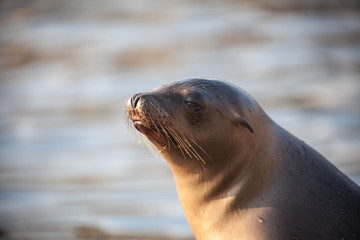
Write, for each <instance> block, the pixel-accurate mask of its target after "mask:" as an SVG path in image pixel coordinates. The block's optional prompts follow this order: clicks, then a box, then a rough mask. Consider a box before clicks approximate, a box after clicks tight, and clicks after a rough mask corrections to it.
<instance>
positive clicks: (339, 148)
mask: <svg viewBox="0 0 360 240" xmlns="http://www.w3.org/2000/svg"><path fill="white" fill-rule="evenodd" d="M0 4H1V11H0V239H40V240H42V239H47V240H48V239H50V240H51V239H138V240H140V239H154V240H155V239H157V240H162V239H177V240H180V239H193V236H192V233H191V230H190V229H189V227H188V224H187V222H186V219H185V217H184V214H183V212H182V209H181V206H180V203H179V201H178V199H177V194H176V190H175V186H174V182H173V178H172V175H171V172H170V170H169V168H168V167H167V165H166V163H165V161H164V160H163V159H161V158H160V157H159V156H154V155H152V154H151V153H150V152H149V151H148V149H147V148H146V146H145V145H144V144H139V143H138V141H137V139H136V138H135V137H134V136H133V135H132V134H131V132H130V131H128V129H127V127H126V124H125V121H124V114H123V108H124V106H125V104H126V100H127V98H128V97H130V96H131V95H132V94H134V93H137V92H142V91H149V90H151V89H152V88H154V87H155V86H158V85H160V84H165V83H168V82H171V81H175V80H179V79H182V78H188V77H193V76H203V77H216V78H221V79H225V80H227V81H230V82H232V83H234V84H236V85H238V86H240V87H242V88H243V89H245V90H246V91H248V92H249V93H250V94H251V95H252V96H254V98H255V99H257V100H258V102H259V103H260V104H261V105H262V106H263V108H264V109H265V110H266V111H267V112H268V114H269V115H270V116H271V117H272V118H273V119H274V120H275V121H276V122H278V123H279V124H280V125H282V126H283V127H284V128H286V129H287V130H289V131H290V132H292V133H293V134H295V135H296V136H298V137H299V138H301V139H303V140H304V141H306V142H307V143H308V144H310V145H311V146H313V147H314V148H315V149H317V150H318V151H319V152H320V153H322V154H323V155H325V156H326V157H327V158H328V159H329V160H330V161H332V162H333V163H334V164H335V165H336V166H337V167H338V168H340V169H341V170H342V171H343V172H345V173H346V174H347V175H349V176H350V177H351V178H352V179H353V180H354V181H356V182H357V183H358V184H359V183H360V134H359V133H360V107H359V103H360V75H359V73H360V14H359V12H360V11H359V9H360V3H359V1H357V0H343V1H338V0H307V1H296V0H256V1H250V0H249V1H246V0H243V1H241V0H225V1H200V0H185V1H177V0H170V1H165V0H134V1H119V0H103V1H95V0H75V1H74V0H62V1H57V0H26V1H25V0H1V1H0Z"/></svg>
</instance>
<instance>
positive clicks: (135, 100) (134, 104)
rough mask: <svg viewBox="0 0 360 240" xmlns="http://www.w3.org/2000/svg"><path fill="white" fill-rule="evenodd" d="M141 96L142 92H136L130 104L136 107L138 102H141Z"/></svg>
mask: <svg viewBox="0 0 360 240" xmlns="http://www.w3.org/2000/svg"><path fill="white" fill-rule="evenodd" d="M141 96H142V94H141V93H138V94H135V95H134V96H132V97H131V99H130V104H131V107H132V108H133V109H135V108H136V105H137V103H138V102H139V100H140V98H141Z"/></svg>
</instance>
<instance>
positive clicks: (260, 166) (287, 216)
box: [127, 78, 360, 239]
mask: <svg viewBox="0 0 360 240" xmlns="http://www.w3.org/2000/svg"><path fill="white" fill-rule="evenodd" d="M127 114H128V116H129V119H130V120H131V121H130V122H131V123H132V125H133V126H134V127H135V129H137V130H138V131H139V132H140V133H142V134H143V135H145V136H146V137H147V138H148V139H149V140H150V142H151V143H152V144H153V145H154V146H155V148H156V149H157V150H158V152H159V153H160V155H161V156H162V157H163V158H164V159H165V160H166V161H167V163H168V164H169V166H170V168H171V170H172V172H173V175H174V178H175V183H176V187H177V191H178V195H179V199H180V202H181V204H182V206H183V209H184V212H185V215H186V218H187V219H188V222H189V224H190V226H191V228H192V230H193V232H194V235H195V237H196V238H197V239H342V238H343V239H359V237H360V229H359V226H360V189H359V187H358V186H357V185H356V184H355V183H353V182H352V181H351V180H350V179H349V178H348V177H346V176H345V175H344V174H342V173H341V172H340V171H339V170H338V169H337V168H336V167H334V166H333V165H332V164H331V163H330V162H329V161H328V160H326V159H325V158H324V157H323V156H321V155H320V154H319V153H317V152H316V151H315V150H313V149H312V148H311V147H310V146H308V145H306V144H305V143H304V142H303V141H300V140H299V139H297V138H296V137H294V136H293V135H291V134H290V133H289V132H287V131H286V130H284V129H283V128H281V127H280V126H278V125H277V124H276V123H275V122H274V121H273V120H271V118H270V117H269V116H268V115H267V114H266V113H265V112H264V111H263V109H262V108H261V107H260V105H259V104H258V103H257V102H256V101H255V100H254V99H253V98H252V97H251V96H250V95H248V94H247V93H246V92H245V91H243V90H242V89H240V88H238V87H236V86H234V85H232V84H230V83H227V82H224V81H219V80H215V79H203V78H192V79H185V80H182V81H178V82H174V83H170V84H167V85H163V86H160V87H158V88H155V89H154V90H153V91H151V92H147V93H140V94H136V95H134V96H133V97H131V98H130V99H129V100H128V103H127Z"/></svg>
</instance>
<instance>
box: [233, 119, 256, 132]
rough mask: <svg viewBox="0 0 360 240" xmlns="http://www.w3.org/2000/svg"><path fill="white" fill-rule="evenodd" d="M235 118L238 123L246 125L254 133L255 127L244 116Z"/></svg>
mask: <svg viewBox="0 0 360 240" xmlns="http://www.w3.org/2000/svg"><path fill="white" fill-rule="evenodd" d="M234 120H235V121H234V122H235V124H236V125H241V126H243V127H246V128H247V129H249V131H250V132H251V133H254V129H253V128H252V126H251V124H250V123H249V122H248V121H246V120H245V119H244V118H242V117H238V116H236V117H235V119H234Z"/></svg>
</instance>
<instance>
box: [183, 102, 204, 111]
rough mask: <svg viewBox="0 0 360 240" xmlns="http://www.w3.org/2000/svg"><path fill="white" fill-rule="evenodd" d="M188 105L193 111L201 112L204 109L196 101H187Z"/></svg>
mask: <svg viewBox="0 0 360 240" xmlns="http://www.w3.org/2000/svg"><path fill="white" fill-rule="evenodd" d="M186 106H187V107H188V108H189V109H190V110H191V111H193V112H197V113H199V112H201V111H202V110H203V108H202V106H201V105H200V104H198V103H196V102H186Z"/></svg>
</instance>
